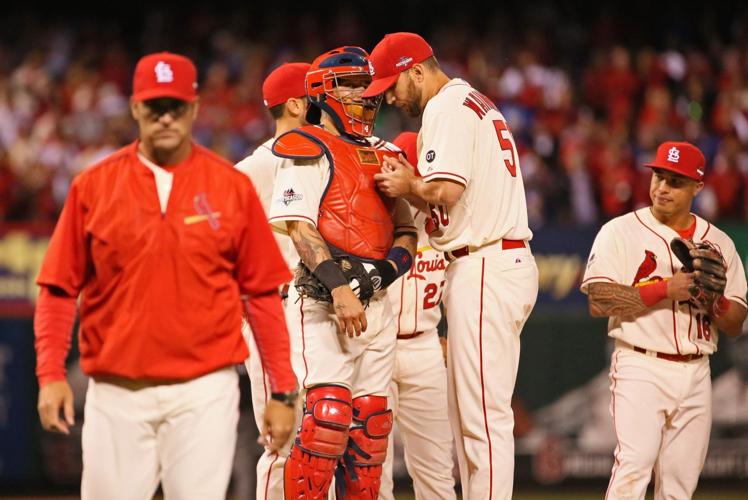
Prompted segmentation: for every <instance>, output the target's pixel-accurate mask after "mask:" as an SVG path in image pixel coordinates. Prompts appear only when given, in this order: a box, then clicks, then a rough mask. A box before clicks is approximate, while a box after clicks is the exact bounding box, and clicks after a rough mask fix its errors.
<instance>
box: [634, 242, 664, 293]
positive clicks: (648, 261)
mask: <svg viewBox="0 0 748 500" xmlns="http://www.w3.org/2000/svg"><path fill="white" fill-rule="evenodd" d="M656 269H657V255H655V253H654V252H653V251H651V250H644V260H643V261H642V263H641V264H639V269H637V271H636V275H635V276H634V282H633V283H631V285H632V286H641V285H644V284H647V283H649V282H653V281H661V280H662V278H660V277H659V276H654V277H652V278H650V279H646V278H649V276H650V275H651V274H652V273H653V272H655V270H656ZM643 280H644V281H643Z"/></svg>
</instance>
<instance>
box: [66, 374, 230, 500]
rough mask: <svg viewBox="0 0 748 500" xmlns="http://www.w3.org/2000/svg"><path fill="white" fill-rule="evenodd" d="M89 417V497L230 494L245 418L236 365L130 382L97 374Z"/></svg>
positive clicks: (117, 499) (84, 490) (85, 487)
mask: <svg viewBox="0 0 748 500" xmlns="http://www.w3.org/2000/svg"><path fill="white" fill-rule="evenodd" d="M84 413H85V420H84V423H83V436H82V445H83V477H82V480H81V497H82V498H83V499H84V500H100V499H102V498H106V499H108V500H146V499H148V500H150V499H151V498H153V495H154V493H155V492H156V488H157V487H158V484H159V482H161V485H162V488H163V491H164V497H165V498H166V499H167V500H170V499H179V500H182V499H195V500H198V499H216V500H218V499H221V500H222V499H224V498H225V497H226V490H227V488H228V485H229V479H230V476H231V466H232V462H233V458H234V449H235V446H236V425H237V421H238V419H239V385H238V375H237V373H236V369H235V368H234V367H233V366H232V367H227V368H224V369H222V370H219V371H216V372H213V373H210V374H207V375H204V376H202V377H198V378H195V379H193V380H190V381H187V382H183V383H177V384H163V385H156V386H149V387H145V388H142V389H137V390H132V389H126V388H123V387H121V386H119V385H114V384H111V383H104V382H97V381H96V380H95V379H93V378H92V379H91V380H90V382H89V384H88V392H87V393H86V405H85V411H84Z"/></svg>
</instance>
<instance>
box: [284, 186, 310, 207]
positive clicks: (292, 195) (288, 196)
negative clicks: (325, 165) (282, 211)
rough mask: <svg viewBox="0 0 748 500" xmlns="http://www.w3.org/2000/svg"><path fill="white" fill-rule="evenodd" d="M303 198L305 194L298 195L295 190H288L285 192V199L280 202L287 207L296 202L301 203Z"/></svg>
mask: <svg viewBox="0 0 748 500" xmlns="http://www.w3.org/2000/svg"><path fill="white" fill-rule="evenodd" d="M303 198H304V195H303V194H301V193H297V192H296V191H294V190H293V188H288V189H286V190H285V191H283V198H282V199H281V200H280V201H281V203H283V204H284V205H285V206H288V205H290V204H291V203H293V202H294V201H299V200H301V199H303Z"/></svg>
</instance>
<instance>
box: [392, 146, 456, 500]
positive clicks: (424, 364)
mask: <svg viewBox="0 0 748 500" xmlns="http://www.w3.org/2000/svg"><path fill="white" fill-rule="evenodd" d="M416 137H417V134H416V133H415V132H403V133H402V134H400V135H399V136H397V138H395V140H394V141H393V143H394V144H395V145H396V146H397V147H399V148H400V149H402V150H403V152H404V153H406V155H407V157H409V158H416V156H415V152H416ZM414 163H415V161H414ZM416 168H417V165H416ZM413 219H414V221H415V225H416V227H417V228H418V251H417V253H416V258H415V261H414V262H413V267H412V268H411V269H410V272H408V273H407V274H406V275H405V276H403V277H401V278H400V279H398V280H397V281H396V282H395V283H393V284H392V285H391V286H390V287H389V289H388V291H387V293H388V295H389V298H390V303H391V304H392V310H393V313H394V315H395V318H396V321H395V325H396V328H397V347H396V348H395V369H394V372H393V374H392V382H391V383H390V391H389V394H388V398H389V401H388V403H389V407H390V409H391V410H392V412H393V416H394V418H395V422H396V423H397V426H398V428H399V430H400V436H401V437H402V439H403V444H404V445H405V465H406V467H407V468H408V473H409V474H410V477H411V478H412V479H413V489H414V491H415V494H416V498H423V499H434V500H436V499H453V498H455V490H454V487H455V485H454V478H453V477H452V468H453V463H452V449H453V448H452V442H453V438H452V433H451V430H450V427H449V417H448V414H447V370H446V367H445V365H444V355H443V351H442V348H441V344H440V343H439V337H438V334H437V331H436V328H437V325H438V324H439V321H440V320H441V310H440V309H439V304H440V303H441V299H442V294H443V293H444V286H445V284H446V276H445V270H446V267H447V266H446V264H447V262H446V261H445V260H444V256H443V255H442V253H441V252H437V251H436V250H434V249H433V248H431V246H430V245H429V244H428V235H427V232H426V227H427V225H429V224H430V223H431V219H430V218H429V217H428V216H427V215H426V214H425V213H423V212H420V211H418V210H413ZM389 439H390V444H389V446H388V448H387V460H385V463H384V469H383V471H382V487H381V488H380V490H379V498H380V499H389V500H393V499H394V496H393V494H392V487H393V482H392V462H393V446H392V434H390V438H389Z"/></svg>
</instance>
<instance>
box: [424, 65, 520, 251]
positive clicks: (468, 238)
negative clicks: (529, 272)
mask: <svg viewBox="0 0 748 500" xmlns="http://www.w3.org/2000/svg"><path fill="white" fill-rule="evenodd" d="M418 149H419V151H420V152H419V157H418V168H419V171H420V172H421V174H422V175H423V179H424V181H426V182H429V181H432V180H436V179H438V180H450V181H454V182H457V183H459V184H462V185H463V186H465V192H464V193H463V194H462V196H461V197H460V200H459V201H458V202H457V203H456V204H455V205H454V206H452V207H450V208H449V209H448V208H447V207H445V206H436V207H430V208H431V217H432V219H433V221H434V224H435V225H436V229H435V230H434V231H433V232H432V233H431V234H430V240H431V245H432V246H433V247H434V248H435V249H437V250H440V251H451V250H455V249H457V248H460V247H463V246H465V245H470V246H473V247H481V246H484V245H487V244H489V243H493V242H497V241H499V240H501V239H510V240H530V239H531V238H532V232H531V231H530V228H529V227H528V225H527V203H526V202H525V189H524V184H523V182H522V173H521V172H520V169H519V158H518V155H517V148H516V146H515V144H514V139H513V138H512V134H511V133H510V131H509V129H508V128H507V125H506V121H505V120H504V117H503V116H502V114H501V113H500V112H499V111H498V110H497V109H496V106H495V105H494V104H493V103H492V102H491V101H490V100H489V99H488V98H486V97H485V96H483V95H482V94H480V93H479V92H478V91H477V90H475V89H474V88H472V87H471V86H470V85H469V84H468V83H467V82H465V81H464V80H460V79H458V78H455V79H453V80H450V82H449V83H447V84H446V85H445V86H444V87H442V89H441V90H440V91H439V93H438V94H436V95H435V96H434V97H432V98H431V100H430V101H429V102H428V104H427V105H426V108H425V109H424V112H423V125H422V128H421V132H420V133H419V148H418Z"/></svg>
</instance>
